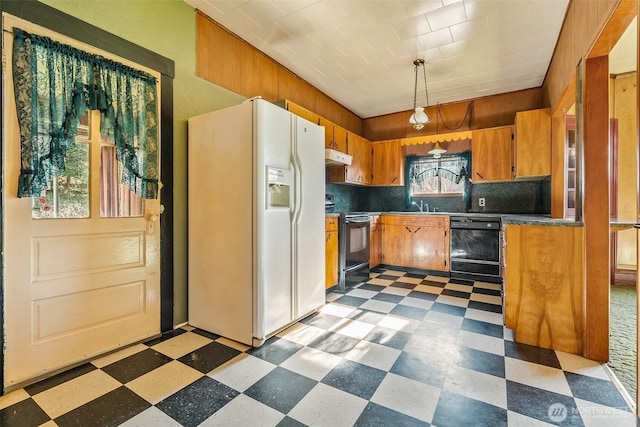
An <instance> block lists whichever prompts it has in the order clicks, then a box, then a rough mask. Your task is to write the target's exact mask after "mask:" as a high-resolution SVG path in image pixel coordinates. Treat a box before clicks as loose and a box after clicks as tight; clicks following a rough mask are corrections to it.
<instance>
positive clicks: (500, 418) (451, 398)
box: [432, 391, 507, 427]
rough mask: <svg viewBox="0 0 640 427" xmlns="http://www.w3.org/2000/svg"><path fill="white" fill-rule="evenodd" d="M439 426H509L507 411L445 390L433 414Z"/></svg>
mask: <svg viewBox="0 0 640 427" xmlns="http://www.w3.org/2000/svg"><path fill="white" fill-rule="evenodd" d="M432 424H433V425H437V426H438V427H460V426H476V427H485V426H486V427H501V426H504V427H507V411H506V410H505V409H502V408H498V407H497V406H493V405H490V404H488V403H484V402H480V401H478V400H474V399H469V398H467V397H464V396H461V395H458V394H452V393H447V392H446V391H443V392H442V393H441V394H440V399H439V400H438V406H436V412H435V413H434V414H433V421H432Z"/></svg>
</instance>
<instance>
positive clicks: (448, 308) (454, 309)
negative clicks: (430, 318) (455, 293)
mask: <svg viewBox="0 0 640 427" xmlns="http://www.w3.org/2000/svg"><path fill="white" fill-rule="evenodd" d="M429 311H437V312H439V313H446V314H452V315H454V316H459V317H464V315H465V313H466V312H467V309H466V308H465V307H459V306H457V305H451V304H444V303H441V302H435V303H433V305H432V306H431V308H430V309H429Z"/></svg>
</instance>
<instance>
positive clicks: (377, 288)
mask: <svg viewBox="0 0 640 427" xmlns="http://www.w3.org/2000/svg"><path fill="white" fill-rule="evenodd" d="M384 288H386V286H382V285H371V284H369V283H365V284H364V285H360V286H358V289H362V290H365V291H374V292H380V291H381V290H383V289H384Z"/></svg>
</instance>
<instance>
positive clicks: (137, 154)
mask: <svg viewBox="0 0 640 427" xmlns="http://www.w3.org/2000/svg"><path fill="white" fill-rule="evenodd" d="M13 38H14V42H13V81H14V90H15V99H16V110H17V113H18V125H19V128H20V147H21V170H20V179H19V184H18V197H34V196H39V195H40V191H41V190H42V189H44V188H46V187H47V186H48V183H49V181H50V180H51V179H52V178H54V177H56V176H58V175H59V174H61V173H63V172H64V170H65V155H66V152H67V150H68V149H69V148H71V147H73V145H74V144H75V137H76V134H77V128H78V123H79V120H80V116H82V114H84V112H85V111H86V110H99V111H100V115H101V131H102V133H103V134H105V135H107V136H109V137H110V138H113V140H114V142H115V146H116V158H117V160H118V161H119V162H121V163H122V164H123V172H122V177H121V179H122V183H123V184H124V185H126V186H128V187H129V188H131V190H132V191H134V192H135V193H136V194H137V195H139V196H141V197H143V198H146V199H154V198H156V197H157V194H158V101H157V91H156V79H155V78H154V77H153V76H152V75H150V74H148V73H145V72H142V71H140V70H136V69H134V68H131V67H129V66H126V65H124V64H121V63H118V62H115V61H112V60H110V59H107V58H104V57H102V56H99V55H93V54H90V53H88V52H84V51H82V50H78V49H76V48H74V47H72V46H69V45H65V44H61V43H59V42H56V41H54V40H52V39H50V38H48V37H43V36H39V35H35V34H30V33H28V32H26V31H24V30H21V29H19V28H14V29H13Z"/></svg>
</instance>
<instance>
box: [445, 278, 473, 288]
mask: <svg viewBox="0 0 640 427" xmlns="http://www.w3.org/2000/svg"><path fill="white" fill-rule="evenodd" d="M449 283H456V284H458V285H468V286H473V280H466V279H458V278H457V277H452V278H451V279H449Z"/></svg>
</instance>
